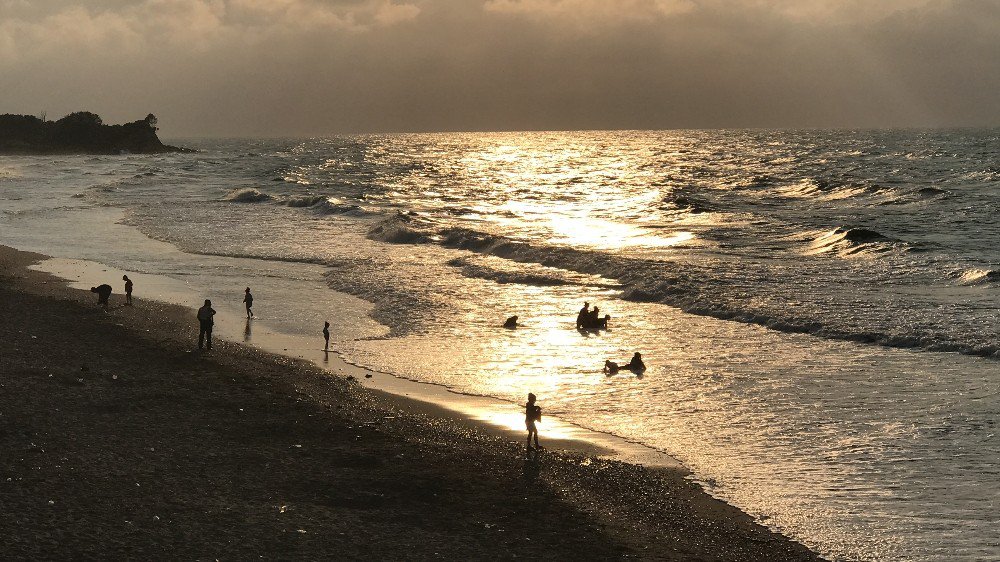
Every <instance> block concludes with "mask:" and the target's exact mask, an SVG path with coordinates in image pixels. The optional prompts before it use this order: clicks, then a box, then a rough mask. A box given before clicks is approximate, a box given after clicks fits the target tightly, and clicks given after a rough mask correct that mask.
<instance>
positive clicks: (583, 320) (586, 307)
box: [576, 302, 590, 330]
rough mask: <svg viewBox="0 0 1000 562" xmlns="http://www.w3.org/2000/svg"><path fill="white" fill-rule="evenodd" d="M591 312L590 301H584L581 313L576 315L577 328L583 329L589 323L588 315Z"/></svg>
mask: <svg viewBox="0 0 1000 562" xmlns="http://www.w3.org/2000/svg"><path fill="white" fill-rule="evenodd" d="M589 314H590V303H589V302H584V303H583V308H581V309H580V313H579V314H577V315H576V329H577V330H579V329H582V328H584V327H585V326H586V325H587V316H588V315H589Z"/></svg>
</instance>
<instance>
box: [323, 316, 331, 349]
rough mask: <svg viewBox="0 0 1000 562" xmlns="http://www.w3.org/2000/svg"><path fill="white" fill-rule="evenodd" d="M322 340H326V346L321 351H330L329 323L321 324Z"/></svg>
mask: <svg viewBox="0 0 1000 562" xmlns="http://www.w3.org/2000/svg"><path fill="white" fill-rule="evenodd" d="M323 339H324V340H326V344H325V345H324V346H323V349H330V323H329V322H323Z"/></svg>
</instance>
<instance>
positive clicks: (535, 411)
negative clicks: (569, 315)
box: [503, 302, 646, 458]
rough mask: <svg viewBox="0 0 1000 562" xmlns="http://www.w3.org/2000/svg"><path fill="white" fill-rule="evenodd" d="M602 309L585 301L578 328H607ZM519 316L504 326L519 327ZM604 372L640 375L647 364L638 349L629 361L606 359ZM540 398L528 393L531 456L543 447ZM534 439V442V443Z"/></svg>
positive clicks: (526, 419)
mask: <svg viewBox="0 0 1000 562" xmlns="http://www.w3.org/2000/svg"><path fill="white" fill-rule="evenodd" d="M600 312H601V311H600V309H599V308H598V307H596V306H595V307H594V308H590V303H589V302H584V303H583V308H581V309H580V312H579V313H578V314H577V315H576V328H577V329H578V330H582V331H591V330H607V329H608V321H609V320H611V315H610V314H605V315H604V316H603V317H602V316H601V314H600ZM517 322H518V317H517V316H511V317H510V318H507V321H506V322H504V324H503V327H504V328H517V325H518V324H517ZM603 370H604V373H605V374H606V375H607V376H609V377H610V376H612V375H617V374H618V373H619V372H621V371H631V372H632V373H635V374H636V375H638V376H640V377H641V376H642V374H643V373H644V372H645V371H646V364H645V363H644V362H643V361H642V354H641V353H639V352H638V351H637V352H635V354H634V355H632V359H630V360H629V361H628V362H627V363H621V364H619V363H618V362H617V361H612V360H610V359H606V360H605V361H604V369H603ZM537 400H538V398H537V397H536V396H535V395H534V394H532V393H530V392H529V393H528V401H527V402H526V403H525V404H524V425H525V428H526V429H527V430H528V440H527V443H526V446H527V451H528V455H529V458H531V454H532V453H533V452H535V453H537V451H538V450H540V449H542V447H541V446H540V445H539V444H538V427H537V426H536V425H535V424H536V422H539V421H541V419H542V408H541V407H539V406H538V405H537V404H536V403H535V402H536V401H537ZM532 441H534V443H532Z"/></svg>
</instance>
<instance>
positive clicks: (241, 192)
mask: <svg viewBox="0 0 1000 562" xmlns="http://www.w3.org/2000/svg"><path fill="white" fill-rule="evenodd" d="M222 200H223V201H229V202H231V203H261V202H263V201H270V200H271V196H270V195H268V194H266V193H264V192H263V191H260V190H259V189H256V188H253V187H245V188H243V189H236V190H233V191H230V192H229V193H228V194H226V196H225V197H223V198H222Z"/></svg>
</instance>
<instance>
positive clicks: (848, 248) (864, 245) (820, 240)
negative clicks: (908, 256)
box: [806, 227, 906, 256]
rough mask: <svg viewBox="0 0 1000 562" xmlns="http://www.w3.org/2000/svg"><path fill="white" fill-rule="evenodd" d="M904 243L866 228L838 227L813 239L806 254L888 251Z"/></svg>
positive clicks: (851, 253)
mask: <svg viewBox="0 0 1000 562" xmlns="http://www.w3.org/2000/svg"><path fill="white" fill-rule="evenodd" d="M905 247H906V244H905V243H904V242H903V241H901V240H898V239H896V238H891V237H889V236H886V235H884V234H881V233H879V232H876V231H874V230H870V229H867V228H847V227H840V228H837V229H834V230H832V231H830V232H826V233H824V234H822V235H820V236H819V237H817V238H816V239H815V240H813V243H812V245H811V247H810V248H809V250H808V251H807V252H806V253H808V254H820V253H827V252H835V253H838V254H840V255H843V256H853V255H857V254H861V253H873V252H874V253H880V252H888V251H891V250H893V249H895V248H905Z"/></svg>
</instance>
